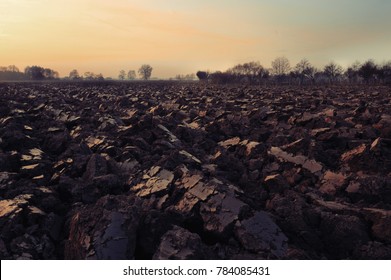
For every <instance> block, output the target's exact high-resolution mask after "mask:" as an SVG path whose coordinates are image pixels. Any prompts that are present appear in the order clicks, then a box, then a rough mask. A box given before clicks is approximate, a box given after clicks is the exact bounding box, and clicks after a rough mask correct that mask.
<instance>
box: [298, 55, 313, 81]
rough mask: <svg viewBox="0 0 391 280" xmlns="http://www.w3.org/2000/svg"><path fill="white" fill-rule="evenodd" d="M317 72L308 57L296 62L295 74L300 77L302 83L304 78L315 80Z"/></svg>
mask: <svg viewBox="0 0 391 280" xmlns="http://www.w3.org/2000/svg"><path fill="white" fill-rule="evenodd" d="M316 72H317V70H316V68H315V67H313V66H312V65H311V63H310V62H309V61H308V60H307V59H306V58H303V59H302V60H300V61H299V62H298V63H297V64H296V66H295V71H294V74H295V76H296V77H299V79H300V84H302V83H303V82H304V79H309V80H311V81H312V82H314V78H315V74H316Z"/></svg>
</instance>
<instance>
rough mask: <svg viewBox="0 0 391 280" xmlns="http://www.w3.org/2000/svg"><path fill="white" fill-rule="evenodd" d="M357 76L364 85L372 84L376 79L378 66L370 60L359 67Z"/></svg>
mask: <svg viewBox="0 0 391 280" xmlns="http://www.w3.org/2000/svg"><path fill="white" fill-rule="evenodd" d="M358 74H359V75H360V76H361V77H362V78H363V79H364V81H365V82H366V83H369V82H374V81H375V80H376V79H377V74H378V66H377V65H376V64H375V62H374V61H373V60H372V59H370V60H368V61H366V62H365V63H364V64H363V65H361V67H360V69H359V70H358Z"/></svg>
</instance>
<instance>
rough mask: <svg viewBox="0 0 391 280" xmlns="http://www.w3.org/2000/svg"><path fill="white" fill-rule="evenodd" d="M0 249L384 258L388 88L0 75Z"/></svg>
mask: <svg viewBox="0 0 391 280" xmlns="http://www.w3.org/2000/svg"><path fill="white" fill-rule="evenodd" d="M0 98H1V103H0V257H1V259H152V258H153V259H391V89H390V88H388V87H367V86H361V87H358V86H338V87H302V88H296V87H288V86H286V87H249V86H247V87H246V86H236V87H233V86H227V87H226V86H212V85H205V84H196V83H194V84H181V83H128V84H121V83H111V84H77V83H75V84H65V83H63V84H60V83H59V84H54V83H53V84H27V83H20V84H0Z"/></svg>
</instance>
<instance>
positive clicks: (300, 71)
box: [196, 57, 391, 85]
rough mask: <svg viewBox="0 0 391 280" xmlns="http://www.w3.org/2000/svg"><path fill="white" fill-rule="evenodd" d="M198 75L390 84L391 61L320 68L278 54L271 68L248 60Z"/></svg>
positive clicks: (222, 79) (225, 79) (222, 80)
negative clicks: (291, 63) (221, 69)
mask: <svg viewBox="0 0 391 280" xmlns="http://www.w3.org/2000/svg"><path fill="white" fill-rule="evenodd" d="M196 75H197V77H198V79H199V80H201V81H208V82H212V83H218V84H229V83H232V84H233V83H250V84H292V85H293V84H297V85H305V84H336V83H350V84H391V61H389V62H387V63H383V64H381V65H379V64H376V63H375V62H374V61H373V60H367V61H366V62H364V63H360V62H355V63H353V64H352V65H350V66H349V67H347V68H346V69H343V67H342V66H341V65H338V64H337V63H335V62H330V63H328V64H327V65H325V66H324V67H323V68H322V69H317V68H316V67H314V66H313V65H312V64H311V63H310V62H309V61H308V59H305V58H303V59H302V60H300V61H299V62H298V63H297V64H296V65H295V66H294V67H291V65H290V62H289V60H288V59H287V58H286V57H277V58H276V59H274V60H273V61H272V63H271V68H265V67H263V66H262V65H261V64H260V63H259V62H248V63H244V64H237V65H235V66H234V67H232V68H229V69H228V70H226V71H225V72H221V71H217V72H212V73H210V72H209V71H198V72H197V74H196Z"/></svg>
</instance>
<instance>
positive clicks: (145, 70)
mask: <svg viewBox="0 0 391 280" xmlns="http://www.w3.org/2000/svg"><path fill="white" fill-rule="evenodd" d="M152 70H153V68H152V67H151V66H150V65H148V64H143V65H141V67H140V69H138V73H139V75H140V77H141V79H143V80H148V79H149V78H150V77H151V75H152Z"/></svg>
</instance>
